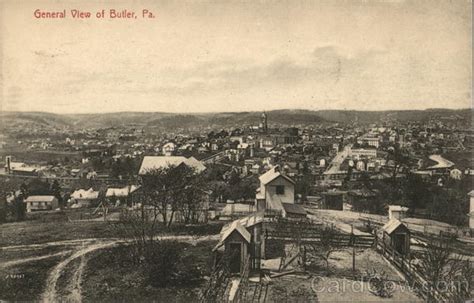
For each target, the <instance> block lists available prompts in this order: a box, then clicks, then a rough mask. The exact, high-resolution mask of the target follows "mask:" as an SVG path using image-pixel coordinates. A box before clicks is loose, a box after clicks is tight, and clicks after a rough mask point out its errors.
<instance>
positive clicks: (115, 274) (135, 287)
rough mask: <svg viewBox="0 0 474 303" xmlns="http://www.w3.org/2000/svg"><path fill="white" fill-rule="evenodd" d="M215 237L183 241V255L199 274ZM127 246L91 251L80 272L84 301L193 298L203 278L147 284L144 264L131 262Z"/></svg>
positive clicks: (204, 268) (204, 271) (206, 271)
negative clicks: (182, 282) (181, 283)
mask: <svg viewBox="0 0 474 303" xmlns="http://www.w3.org/2000/svg"><path fill="white" fill-rule="evenodd" d="M215 244H216V242H215V241H206V242H200V243H197V244H196V245H195V246H193V245H191V244H184V243H183V254H184V256H183V259H188V261H190V260H189V259H190V258H191V259H192V264H193V266H196V267H197V268H199V269H200V270H201V271H202V278H204V276H206V275H209V270H210V261H211V260H212V258H211V257H212V247H213V246H214V245H215ZM128 249H129V248H128V247H126V246H119V247H114V248H110V249H104V250H100V251H96V252H94V253H92V254H91V256H90V258H89V261H88V263H87V267H86V270H85V272H84V279H83V285H82V293H83V299H84V301H86V302H103V301H107V302H116V301H121V302H129V301H133V302H147V301H156V300H158V301H160V302H195V301H196V300H197V296H198V293H199V288H200V286H201V285H202V283H203V282H204V279H202V280H201V281H200V282H195V283H189V284H187V285H182V286H167V287H164V288H160V287H153V286H151V285H150V284H149V283H148V281H147V278H146V275H145V273H144V268H143V267H141V266H137V265H136V264H135V263H133V262H132V260H131V257H130V254H129V250H128Z"/></svg>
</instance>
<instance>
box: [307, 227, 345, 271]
mask: <svg viewBox="0 0 474 303" xmlns="http://www.w3.org/2000/svg"><path fill="white" fill-rule="evenodd" d="M336 235H337V232H336V230H335V229H334V228H332V227H329V226H326V227H323V228H322V229H321V231H320V242H319V243H316V244H310V245H308V247H309V251H308V253H307V258H308V259H323V260H324V262H325V263H326V270H327V271H328V272H329V258H330V256H331V253H333V252H335V251H337V250H339V247H338V246H337V245H336V244H335V242H334V240H335V239H334V238H335V237H336Z"/></svg>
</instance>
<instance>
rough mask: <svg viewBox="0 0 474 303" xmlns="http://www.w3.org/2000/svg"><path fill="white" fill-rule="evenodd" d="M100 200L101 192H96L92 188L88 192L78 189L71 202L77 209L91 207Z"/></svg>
mask: <svg viewBox="0 0 474 303" xmlns="http://www.w3.org/2000/svg"><path fill="white" fill-rule="evenodd" d="M98 198H99V191H95V190H94V189H93V188H92V187H91V188H89V189H88V190H85V189H78V190H76V191H74V192H73V193H72V194H71V202H73V203H74V204H75V205H76V207H89V206H90V205H91V204H92V203H93V202H94V201H96V200H97V199H98Z"/></svg>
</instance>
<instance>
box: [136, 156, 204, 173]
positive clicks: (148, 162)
mask: <svg viewBox="0 0 474 303" xmlns="http://www.w3.org/2000/svg"><path fill="white" fill-rule="evenodd" d="M180 165H187V166H189V167H191V168H194V169H195V170H196V172H198V173H200V172H202V171H204V170H205V169H206V166H204V164H202V162H201V161H199V160H197V159H196V158H194V157H189V158H186V157H182V156H146V157H144V158H143V161H142V165H141V166H140V170H139V172H138V174H139V175H141V176H143V175H146V174H147V173H148V172H149V171H152V170H155V169H163V168H168V167H171V166H174V167H178V166H180Z"/></svg>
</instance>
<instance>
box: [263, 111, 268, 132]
mask: <svg viewBox="0 0 474 303" xmlns="http://www.w3.org/2000/svg"><path fill="white" fill-rule="evenodd" d="M261 125H262V129H263V131H264V132H266V131H267V130H268V123H267V113H266V112H265V111H264V112H263V113H262V122H261Z"/></svg>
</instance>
